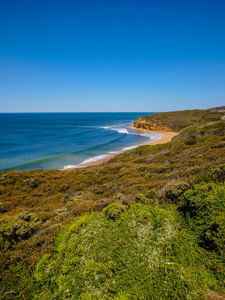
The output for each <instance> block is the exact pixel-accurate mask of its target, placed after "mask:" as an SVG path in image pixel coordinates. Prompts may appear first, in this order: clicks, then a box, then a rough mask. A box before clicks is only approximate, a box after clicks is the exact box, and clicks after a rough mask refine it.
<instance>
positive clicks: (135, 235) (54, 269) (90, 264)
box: [35, 203, 216, 299]
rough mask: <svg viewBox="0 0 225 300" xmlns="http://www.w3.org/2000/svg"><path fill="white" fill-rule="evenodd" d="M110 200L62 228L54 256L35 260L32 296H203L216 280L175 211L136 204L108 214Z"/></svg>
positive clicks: (110, 207) (73, 297)
mask: <svg viewBox="0 0 225 300" xmlns="http://www.w3.org/2000/svg"><path fill="white" fill-rule="evenodd" d="M115 204H116V203H115ZM115 204H112V205H110V206H109V207H108V210H106V209H105V210H104V211H103V213H100V214H99V213H92V214H91V215H85V216H83V217H81V218H79V219H77V220H76V221H75V222H74V223H73V224H72V225H71V227H70V228H69V229H68V230H65V231H64V232H63V234H62V235H61V236H60V237H59V239H58V241H57V247H56V253H55V255H54V256H53V257H50V256H49V255H45V256H44V257H43V258H42V260H41V261H40V262H39V263H38V265H37V269H36V272H35V277H36V279H37V280H38V281H39V282H40V290H41V292H40V293H39V291H38V293H36V297H35V298H36V299H50V298H52V297H53V296H54V297H56V298H57V299H65V298H67V299H201V298H202V297H204V287H205V286H209V285H210V286H211V287H213V286H214V285H215V282H216V280H215V279H214V277H213V276H212V274H211V273H210V272H208V271H207V270H206V269H205V266H204V260H203V259H202V250H201V249H200V248H199V247H198V246H197V244H196V242H195V238H194V236H192V235H190V233H188V232H187V231H186V230H185V229H181V230H180V231H179V230H178V219H179V218H178V217H177V213H176V211H175V210H174V209H173V208H169V207H168V208H167V209H161V208H150V207H148V206H143V205H141V204H136V205H132V206H131V207H130V208H129V209H128V210H123V212H120V215H117V218H108V212H109V211H111V210H114V209H115ZM118 207H120V203H118Z"/></svg>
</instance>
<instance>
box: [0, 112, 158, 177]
mask: <svg viewBox="0 0 225 300" xmlns="http://www.w3.org/2000/svg"><path fill="white" fill-rule="evenodd" d="M148 114H152V113H12V114H10V113H6V114H0V134H1V139H0V170H1V171H6V170H14V169H16V170H29V169H53V168H54V169H67V168H75V167H83V166H85V164H86V163H89V162H95V161H98V160H101V159H104V158H107V157H108V156H109V155H110V154H112V153H119V152H121V151H124V150H126V149H132V148H134V147H136V146H137V145H140V144H146V143H150V142H151V141H154V140H156V139H158V138H159V137H160V136H159V135H156V134H152V133H146V132H144V133H141V132H138V131H135V130H132V129H129V126H130V125H132V124H133V123H132V121H133V120H135V119H136V118H138V117H140V116H143V115H148Z"/></svg>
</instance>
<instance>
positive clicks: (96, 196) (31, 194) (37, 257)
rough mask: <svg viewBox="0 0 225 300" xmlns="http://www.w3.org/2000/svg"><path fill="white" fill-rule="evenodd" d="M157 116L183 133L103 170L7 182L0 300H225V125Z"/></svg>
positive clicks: (216, 118)
mask: <svg viewBox="0 0 225 300" xmlns="http://www.w3.org/2000/svg"><path fill="white" fill-rule="evenodd" d="M157 115H159V116H157ZM182 115H183V116H184V115H185V116H186V119H185V118H184V123H185V124H186V125H185V126H186V128H184V127H185V126H184V124H183V123H182ZM153 116H155V117H154V122H155V121H157V122H159V123H160V122H163V123H162V124H163V126H168V128H169V129H172V130H178V128H179V130H180V129H181V127H182V128H183V130H182V131H181V132H180V133H179V134H178V135H177V136H176V137H175V138H174V139H173V140H172V141H171V142H170V143H167V144H161V145H156V146H148V145H146V146H141V147H139V148H137V149H135V150H131V151H127V152H125V153H122V154H120V155H118V156H116V157H114V158H112V159H111V160H109V161H106V162H104V163H103V164H101V165H98V166H92V167H88V168H84V169H74V170H69V171H59V170H34V171H24V172H20V171H12V172H4V173H1V174H0V212H1V219H0V221H1V229H0V245H1V274H2V275H1V277H0V280H1V289H0V290H1V298H0V299H46V300H47V299H117V300H118V299H121V300H124V299H224V298H223V297H224V296H223V295H224V294H225V289H224V280H225V271H224V270H225V268H224V263H225V261H224V257H225V255H224V254H225V253H224V250H225V248H224V245H225V243H224V242H225V241H224V234H225V224H224V214H225V201H224V199H225V186H224V181H225V122H224V121H222V120H221V114H220V113H215V112H209V113H206V112H205V111H196V110H194V111H192V112H191V111H186V112H176V113H175V112H171V113H160V114H155V115H153ZM153 116H149V117H150V118H151V117H153ZM176 116H177V117H176ZM143 118H145V117H143ZM147 119H148V118H147ZM151 120H153V119H151ZM185 120H186V121H185Z"/></svg>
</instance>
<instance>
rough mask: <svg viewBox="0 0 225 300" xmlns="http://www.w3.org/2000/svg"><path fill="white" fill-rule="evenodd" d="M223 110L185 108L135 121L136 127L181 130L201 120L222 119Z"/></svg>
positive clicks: (155, 129) (156, 129)
mask: <svg viewBox="0 0 225 300" xmlns="http://www.w3.org/2000/svg"><path fill="white" fill-rule="evenodd" d="M223 116H224V113H223V112H220V111H217V110H215V111H212V110H199V109H195V110H183V111H171V112H164V113H156V114H153V115H149V116H143V117H140V118H138V119H136V120H135V121H134V127H136V128H139V129H147V130H154V131H180V130H182V129H184V128H186V127H188V126H190V125H194V124H198V123H201V122H211V121H212V122H213V121H218V120H221V118H222V117H223Z"/></svg>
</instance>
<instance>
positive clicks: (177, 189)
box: [166, 181, 189, 201]
mask: <svg viewBox="0 0 225 300" xmlns="http://www.w3.org/2000/svg"><path fill="white" fill-rule="evenodd" d="M188 188H189V184H188V183H187V182H183V181H179V182H176V183H174V184H172V185H171V186H169V187H168V188H167V189H166V197H167V198H168V199H170V200H173V201H176V200H177V199H178V198H179V196H181V195H182V194H183V193H184V192H185V191H186V190H187V189H188Z"/></svg>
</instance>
